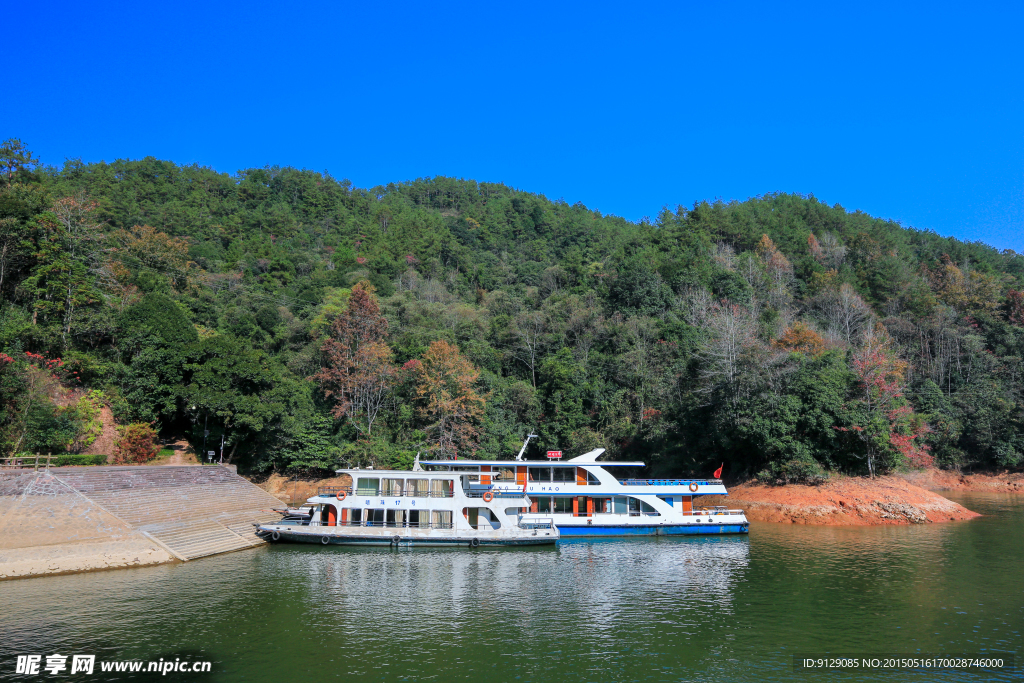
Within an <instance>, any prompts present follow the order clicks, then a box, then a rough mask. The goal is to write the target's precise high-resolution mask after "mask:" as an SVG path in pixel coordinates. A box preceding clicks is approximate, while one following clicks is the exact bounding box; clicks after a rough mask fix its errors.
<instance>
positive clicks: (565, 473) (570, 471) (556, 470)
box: [551, 467, 576, 482]
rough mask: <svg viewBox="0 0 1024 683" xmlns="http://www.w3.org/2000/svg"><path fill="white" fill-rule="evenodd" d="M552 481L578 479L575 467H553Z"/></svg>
mask: <svg viewBox="0 0 1024 683" xmlns="http://www.w3.org/2000/svg"><path fill="white" fill-rule="evenodd" d="M551 469H552V473H551V474H552V477H551V481H568V482H573V481H576V468H575V467H552V468H551Z"/></svg>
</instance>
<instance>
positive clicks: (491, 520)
mask: <svg viewBox="0 0 1024 683" xmlns="http://www.w3.org/2000/svg"><path fill="white" fill-rule="evenodd" d="M462 512H463V516H464V517H465V518H466V519H467V520H468V521H469V525H470V526H471V527H473V528H474V529H486V528H487V527H490V528H492V529H500V528H501V520H499V519H498V518H497V517H494V516H493V515H492V514H491V511H490V510H489V509H487V508H463V510H462Z"/></svg>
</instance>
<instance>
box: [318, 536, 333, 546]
mask: <svg viewBox="0 0 1024 683" xmlns="http://www.w3.org/2000/svg"><path fill="white" fill-rule="evenodd" d="M320 542H321V543H323V544H324V545H327V544H328V543H330V542H331V537H330V536H321V537H320Z"/></svg>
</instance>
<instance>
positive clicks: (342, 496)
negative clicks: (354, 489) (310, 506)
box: [334, 490, 348, 500]
mask: <svg viewBox="0 0 1024 683" xmlns="http://www.w3.org/2000/svg"><path fill="white" fill-rule="evenodd" d="M334 497H335V498H337V499H338V500H345V499H346V498H347V497H348V494H347V493H345V491H344V490H341V491H338V492H337V493H335V494H334Z"/></svg>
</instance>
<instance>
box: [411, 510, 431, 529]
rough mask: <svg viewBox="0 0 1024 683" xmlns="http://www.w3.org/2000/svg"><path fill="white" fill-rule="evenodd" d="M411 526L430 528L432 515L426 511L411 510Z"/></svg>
mask: <svg viewBox="0 0 1024 683" xmlns="http://www.w3.org/2000/svg"><path fill="white" fill-rule="evenodd" d="M409 526H414V527H423V528H426V527H428V526H430V513H428V512H427V511H426V510H409Z"/></svg>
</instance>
